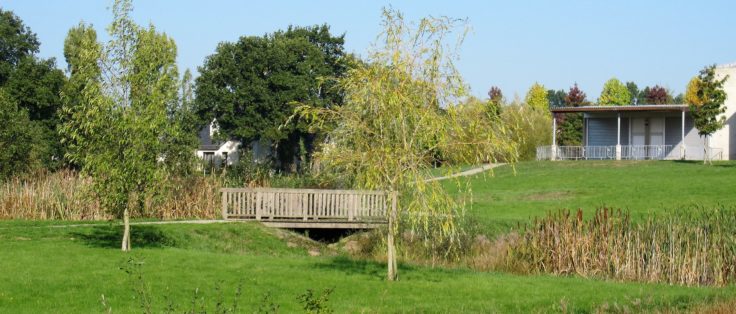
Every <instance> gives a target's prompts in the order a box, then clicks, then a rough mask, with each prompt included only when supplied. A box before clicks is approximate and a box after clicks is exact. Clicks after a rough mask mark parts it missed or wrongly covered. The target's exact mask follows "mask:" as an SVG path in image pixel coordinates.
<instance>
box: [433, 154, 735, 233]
mask: <svg viewBox="0 0 736 314" xmlns="http://www.w3.org/2000/svg"><path fill="white" fill-rule="evenodd" d="M470 183H471V185H472V188H473V201H474V205H473V208H472V209H471V210H470V216H471V217H474V218H476V219H478V220H480V221H481V223H482V225H485V226H493V225H498V224H501V225H503V224H515V223H516V222H518V221H528V220H529V218H531V217H535V216H542V215H545V214H546V213H547V212H548V211H553V210H557V209H561V208H568V209H577V208H582V209H583V210H584V211H585V213H586V214H590V213H591V212H592V211H594V210H595V209H596V208H599V207H610V208H615V209H618V208H621V209H629V210H630V211H631V213H632V214H633V215H634V216H635V217H641V216H643V215H646V214H651V213H657V212H661V211H663V210H665V209H673V208H685V207H691V206H699V205H702V206H713V205H718V204H724V205H730V204H736V193H733V191H735V190H736V163H734V162H719V163H717V164H715V165H713V166H703V165H702V164H701V163H698V162H679V161H621V162H616V161H558V162H525V163H520V164H518V165H517V166H516V174H514V171H513V169H512V168H511V167H507V166H504V167H500V168H497V169H495V171H494V177H491V176H488V175H487V174H486V175H476V176H474V177H472V178H471V179H470ZM447 186H448V187H449V188H450V189H454V187H453V186H452V184H450V183H448V184H447Z"/></svg>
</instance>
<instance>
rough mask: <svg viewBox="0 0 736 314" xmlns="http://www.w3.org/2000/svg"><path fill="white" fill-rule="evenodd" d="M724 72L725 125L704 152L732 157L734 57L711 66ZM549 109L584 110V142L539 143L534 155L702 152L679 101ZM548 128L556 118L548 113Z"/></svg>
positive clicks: (697, 155)
mask: <svg viewBox="0 0 736 314" xmlns="http://www.w3.org/2000/svg"><path fill="white" fill-rule="evenodd" d="M716 75H717V77H718V78H719V79H720V78H723V77H725V76H726V75H728V76H729V79H728V80H727V81H726V83H725V85H724V90H725V91H726V94H727V98H726V102H725V103H724V106H725V107H726V112H725V113H724V115H725V118H726V125H725V126H724V127H723V128H722V129H720V130H718V131H717V132H715V133H713V134H712V135H711V138H710V145H709V147H710V148H709V149H708V154H710V156H711V159H714V160H736V63H733V64H724V65H720V66H717V67H716ZM550 111H551V112H552V113H553V114H562V113H582V114H583V121H584V123H583V145H582V146H558V145H556V144H557V143H556V142H555V139H554V138H553V142H552V146H545V147H538V148H537V159H691V160H702V159H703V157H704V156H705V155H704V154H705V150H704V140H703V138H702V137H701V136H700V135H699V134H698V130H697V129H696V128H695V127H694V123H693V119H692V117H691V116H690V108H689V107H688V106H687V105H683V104H670V105H646V104H644V105H630V106H584V107H561V108H552V109H550ZM552 128H553V130H556V129H557V127H556V121H555V119H553V125H552Z"/></svg>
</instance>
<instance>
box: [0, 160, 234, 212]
mask: <svg viewBox="0 0 736 314" xmlns="http://www.w3.org/2000/svg"><path fill="white" fill-rule="evenodd" d="M221 181H222V180H221V179H220V178H218V177H213V176H207V177H202V176H193V177H188V178H171V179H169V180H168V182H167V183H166V186H164V187H162V189H161V191H162V194H161V197H160V199H159V200H158V201H156V202H147V205H148V206H147V208H144V209H143V210H141V211H137V212H135V213H134V215H133V216H134V217H137V218H159V219H189V218H201V219H212V218H218V217H219V215H220V194H219V189H220V187H221V186H222V184H221ZM90 183H91V182H90V179H89V178H86V177H84V176H82V175H80V174H79V173H77V172H75V171H71V170H62V171H58V172H54V173H45V172H40V173H37V174H35V175H30V176H27V177H16V178H12V179H10V180H8V181H6V182H4V183H2V184H0V219H28V220H50V219H53V220H105V219H112V218H114V217H112V216H110V215H109V214H108V213H107V212H106V211H105V210H104V208H102V207H101V206H100V203H99V201H98V200H97V198H96V196H95V195H94V194H93V193H91V190H90V189H89V184H90Z"/></svg>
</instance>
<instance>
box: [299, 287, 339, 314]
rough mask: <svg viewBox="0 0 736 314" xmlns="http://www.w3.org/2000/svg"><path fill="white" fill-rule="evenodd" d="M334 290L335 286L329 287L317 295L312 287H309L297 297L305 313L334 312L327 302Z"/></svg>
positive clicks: (320, 313) (325, 313) (326, 313)
mask: <svg viewBox="0 0 736 314" xmlns="http://www.w3.org/2000/svg"><path fill="white" fill-rule="evenodd" d="M333 291H334V289H333V288H328V289H325V290H323V291H322V293H321V294H319V295H316V294H315V293H314V291H313V290H312V289H307V291H306V292H304V293H303V294H301V295H299V296H298V297H297V299H298V300H299V302H300V303H301V304H302V308H303V309H304V312H305V313H308V314H329V313H333V312H334V311H333V310H332V309H331V308H330V307H329V305H328V304H327V301H329V298H330V294H332V292H333Z"/></svg>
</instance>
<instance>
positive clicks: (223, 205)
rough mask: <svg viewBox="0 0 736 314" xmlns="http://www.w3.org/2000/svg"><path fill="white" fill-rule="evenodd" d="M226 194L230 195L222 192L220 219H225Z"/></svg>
mask: <svg viewBox="0 0 736 314" xmlns="http://www.w3.org/2000/svg"><path fill="white" fill-rule="evenodd" d="M228 195H230V194H229V193H228V192H222V204H220V206H221V207H222V219H227V205H228V199H227V197H228Z"/></svg>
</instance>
